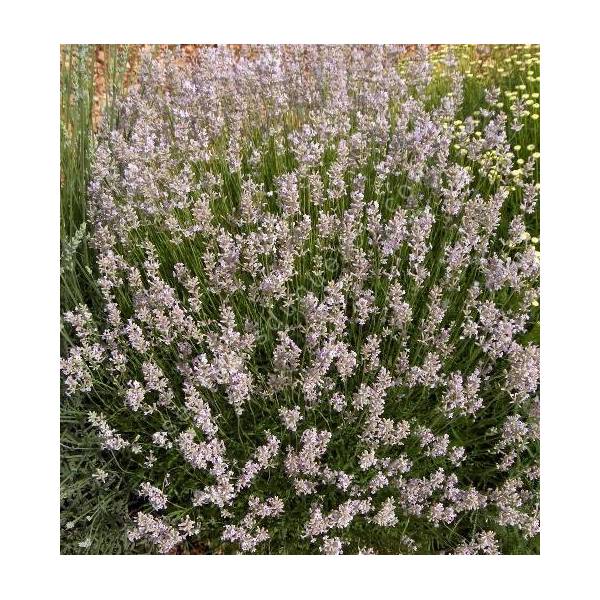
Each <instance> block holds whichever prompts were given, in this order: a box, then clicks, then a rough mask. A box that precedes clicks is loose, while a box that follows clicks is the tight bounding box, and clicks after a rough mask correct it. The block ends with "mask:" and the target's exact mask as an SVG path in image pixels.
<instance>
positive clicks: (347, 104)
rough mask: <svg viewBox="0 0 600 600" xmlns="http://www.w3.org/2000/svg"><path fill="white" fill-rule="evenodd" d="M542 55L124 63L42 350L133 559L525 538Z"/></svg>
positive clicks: (448, 52)
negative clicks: (84, 236) (50, 346)
mask: <svg viewBox="0 0 600 600" xmlns="http://www.w3.org/2000/svg"><path fill="white" fill-rule="evenodd" d="M538 65H539V59H538V50H537V48H535V47H518V48H516V47H504V48H502V47H493V48H489V47H481V48H473V47H470V48H469V47H468V48H443V49H440V50H437V51H435V52H433V53H430V52H429V51H428V50H427V48H424V47H422V48H417V49H414V50H412V49H411V50H410V51H406V50H405V49H404V48H402V47H372V46H279V47H243V48H242V49H241V51H240V53H239V55H238V54H235V53H234V52H233V51H232V50H229V49H227V48H203V49H201V50H199V51H198V54H197V56H196V57H195V58H194V60H191V61H190V60H187V61H184V60H182V58H181V57H180V56H178V55H177V54H167V55H163V56H161V57H158V58H152V57H151V56H150V55H148V56H146V57H145V58H144V60H143V61H142V64H141V68H140V74H139V82H138V84H137V85H135V86H134V87H133V88H131V89H130V90H129V92H128V93H127V94H126V95H124V96H123V97H122V98H121V99H120V100H119V102H118V108H117V119H116V123H110V122H109V121H108V120H107V121H106V122H105V123H104V126H103V129H102V131H101V132H100V134H99V137H98V145H97V148H96V151H95V159H94V164H93V170H92V176H91V182H90V185H89V206H88V215H89V222H88V229H89V231H90V247H91V249H93V252H94V257H95V258H94V261H93V267H92V271H91V273H92V277H91V278H90V281H89V291H88V297H89V301H88V302H87V305H86V304H81V303H78V304H76V305H75V306H72V307H70V308H69V309H68V310H66V311H65V313H64V317H63V318H64V328H65V336H67V340H68V343H67V344H66V346H65V351H64V355H63V358H62V360H61V370H62V373H63V383H64V394H65V398H66V399H65V402H75V401H76V402H77V404H76V406H77V407H78V411H79V412H78V413H77V414H79V415H81V414H83V413H85V414H86V416H85V419H86V423H87V425H86V428H87V429H84V430H83V433H82V434H81V435H82V436H83V437H82V439H84V438H85V439H86V440H87V439H89V437H87V436H88V431H92V432H93V433H94V439H96V440H97V441H96V444H97V446H98V448H99V451H98V459H99V460H96V461H91V462H90V463H89V465H88V467H89V469H90V470H89V473H87V474H86V475H85V477H88V478H90V482H91V484H90V485H91V487H90V490H91V491H90V493H91V494H96V495H98V497H99V498H102V497H108V496H110V494H111V493H116V491H117V490H118V491H119V493H124V494H125V495H126V497H127V505H126V507H125V508H124V509H123V512H122V514H120V515H119V517H118V518H121V519H123V528H122V531H123V535H127V539H128V541H129V543H130V545H129V546H128V547H127V548H128V551H145V552H154V551H157V552H162V553H165V552H176V551H179V552H182V551H190V550H191V549H193V548H194V547H198V546H199V545H201V546H202V547H203V548H204V549H205V551H207V552H226V553H235V552H257V553H324V554H342V553H344V554H348V553H402V554H404V553H446V554H496V553H501V552H512V553H515V552H536V551H537V550H536V548H537V534H538V531H539V504H538V474H539V469H538V464H539V458H538V456H539V452H538V438H539V425H538V422H539V418H538V415H539V396H538V380H539V366H538V363H539V348H538V346H537V345H536V342H537V327H538V325H537V323H538V319H539V311H538V287H539V258H538V257H539V252H538V250H537V243H538V242H537V238H536V235H538V230H539V210H538V193H539V185H538V183H537V181H538V164H537V159H538V158H539V154H538V153H537V149H538V145H539V144H538V123H539V122H538V120H537V118H538V117H537V115H538V108H539V104H538V102H539V93H538V91H537V90H538V87H539V84H538V82H539V77H538V76H537V73H538V72H539V67H538ZM78 419H79V423H80V424H81V417H78ZM76 420H77V419H76ZM94 469H95V471H94ZM92 472H93V475H92ZM86 485H87V484H86ZM71 527H72V522H71ZM91 535H92V537H93V531H92V532H91ZM91 543H92V541H91V540H90V539H86V541H85V542H82V543H81V544H79V545H80V546H81V547H82V548H87V547H89V546H90V544H91ZM97 551H102V548H97Z"/></svg>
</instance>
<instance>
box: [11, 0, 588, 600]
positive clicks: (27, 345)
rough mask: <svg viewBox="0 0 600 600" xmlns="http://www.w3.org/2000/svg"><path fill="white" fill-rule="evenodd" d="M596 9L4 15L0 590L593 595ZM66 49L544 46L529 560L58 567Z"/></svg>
mask: <svg viewBox="0 0 600 600" xmlns="http://www.w3.org/2000/svg"><path fill="white" fill-rule="evenodd" d="M590 5H591V3H590V4H588V3H584V2H579V1H572V2H569V3H568V4H564V5H563V4H562V3H550V2H527V3H526V2H524V1H522V0H520V1H512V0H509V1H506V0H505V1H503V2H498V3H494V4H484V3H483V2H481V1H479V2H475V1H471V2H466V1H465V2H458V1H456V0H453V1H446V2H437V3H433V2H423V1H422V0H420V1H416V2H409V3H406V2H404V3H400V2H394V3H392V2H377V1H373V0H371V1H369V2H326V0H320V1H318V2H316V1H305V2H302V3H297V4H296V3H287V4H286V3H285V2H284V1H283V0H280V1H279V2H237V3H233V2H224V1H222V0H217V1H215V0H213V1H211V2H206V3H200V2H179V1H173V0H168V1H167V0H163V1H162V2H154V1H150V0H146V1H145V2H127V3H126V2H124V1H123V0H121V1H119V2H115V1H113V0H103V1H102V2H98V3H94V4H93V5H92V6H91V7H89V6H88V5H85V6H83V3H82V1H81V0H79V1H77V2H74V1H73V2H46V3H41V2H39V3H34V2H30V3H20V4H19V5H17V4H14V5H12V6H11V7H10V8H7V6H5V7H4V10H3V13H4V16H3V25H4V27H3V29H6V31H5V32H3V35H2V43H3V48H2V53H1V59H2V64H3V69H2V75H3V78H2V82H3V84H2V94H1V95H0V96H1V97H2V100H1V102H2V111H1V112H0V114H1V115H2V117H3V121H4V127H3V130H2V144H1V146H0V147H1V148H2V150H1V151H2V155H3V156H2V163H1V164H2V166H3V169H2V172H3V184H4V185H3V186H2V193H1V196H2V208H3V214H2V225H3V234H2V236H0V237H1V239H2V255H1V256H2V275H3V277H2V288H1V289H2V293H1V297H2V313H1V314H2V317H3V318H2V324H3V326H4V327H3V334H4V335H3V338H2V342H3V343H2V345H1V348H2V356H3V359H4V360H3V361H2V363H1V364H2V366H3V369H2V372H3V381H4V385H3V387H2V394H1V398H2V406H3V417H4V422H3V426H4V427H3V429H4V431H3V435H2V436H1V439H2V457H3V466H4V470H3V473H2V475H3V477H2V480H3V486H2V487H3V492H4V493H3V510H2V519H3V521H4V525H5V527H3V544H2V546H3V550H5V551H6V552H7V554H9V562H5V561H3V562H2V566H3V571H4V574H5V576H6V575H8V579H7V580H4V581H3V583H4V586H3V587H4V588H6V587H7V586H12V587H13V588H14V590H15V591H16V592H17V593H16V594H14V593H13V594H12V595H11V594H10V593H9V594H8V596H6V597H19V598H21V597H23V598H24V597H41V598H47V597H53V596H55V595H56V596H58V595H60V597H62V598H76V597H77V598H81V597H85V598H91V599H93V598H101V597H102V598H105V597H107V596H112V597H117V598H121V597H126V596H129V595H132V594H134V593H135V594H136V595H141V594H143V593H146V594H148V593H150V594H151V595H152V597H159V596H161V595H162V596H164V597H177V595H178V594H179V593H180V592H184V593H186V595H189V594H190V593H193V594H194V595H198V596H212V597H214V596H216V597H218V598H223V597H224V598H230V597H231V598H234V597H238V596H239V597H248V596H249V597H271V596H272V597H275V596H277V597H291V598H295V597H300V596H301V595H302V596H306V595H307V594H311V595H312V596H313V597H319V598H320V597H327V596H329V597H336V598H337V597H344V596H350V597H359V596H361V597H369V598H372V597H375V598H376V597H378V596H381V597H383V596H384V595H385V596H386V597H387V596H388V595H394V596H399V597H401V596H407V595H414V596H413V597H419V598H433V597H444V598H446V597H450V598H452V597H457V598H458V597H461V598H462V597H471V596H476V595H477V596H484V597H486V598H490V599H491V598H500V597H506V595H507V594H512V595H515V596H516V597H518V598H521V597H526V596H534V595H535V596H540V597H544V596H545V595H546V594H550V593H554V592H555V593H556V595H562V594H568V595H569V597H575V598H578V597H588V596H590V592H591V590H592V589H593V588H592V582H593V579H592V578H593V575H594V572H593V569H592V564H593V563H592V560H593V559H594V557H595V554H596V553H597V551H596V545H597V540H598V525H597V517H596V513H597V504H598V494H597V491H598V483H597V473H598V467H597V463H596V457H597V454H598V450H597V444H596V443H594V442H595V438H596V437H597V429H598V425H597V423H598V422H599V421H598V402H599V394H598V384H597V382H596V378H595V373H596V372H597V371H598V366H597V363H598V360H599V358H598V352H597V349H596V347H597V340H598V318H597V313H598V309H597V308H596V306H597V305H598V297H597V293H596V290H597V287H598V286H597V285H596V277H597V273H598V264H597V257H598V250H597V248H598V239H599V237H600V236H598V223H599V219H598V202H599V200H598V192H597V186H598V183H597V173H598V167H597V166H596V162H597V158H596V157H597V155H598V151H597V143H598V140H599V139H600V138H599V136H598V131H597V121H598V117H597V116H596V113H597V104H598V97H599V96H598V85H597V83H596V78H597V75H596V73H597V71H598V69H597V65H596V64H594V62H593V60H594V59H595V56H596V55H597V54H598V52H597V49H596V47H595V46H594V41H595V34H594V32H593V29H592V27H593V24H594V23H596V22H597V19H593V18H592V15H591V12H590V11H589V10H588V9H587V8H586V6H590ZM17 6H18V8H17ZM72 42H103V43H108V42H118V43H123V42H126V43H148V42H152V43H167V42H168V43H192V42H196V43H199V42H222V43H225V42H227V43H251V42H274V43H281V42H305V43H309V42H344V43H348V42H353V43H357V42H371V43H382V42H383V43H386V42H402V43H415V42H427V43H466V42H471V43H500V42H504V43H507V42H510V43H517V42H532V43H541V45H542V104H543V106H542V111H543V114H542V119H541V123H542V314H543V317H542V322H543V324H542V555H541V556H540V557H498V558H495V557H489V558H486V557H481V558H475V557H471V558H469V557H338V558H335V559H334V558H327V557H177V558H175V557H61V556H59V554H58V552H59V543H58V524H57V521H58V519H57V506H58V483H57V482H58V444H57V439H58V436H57V429H58V424H57V420H58V418H57V413H58V410H57V409H58V407H57V402H58V368H57V359H58V357H57V352H58V350H57V348H58V312H59V305H58V245H59V240H58V215H59V211H58V190H59V181H58V163H59V157H58V102H59V97H58V96H59V88H58V52H59V51H58V44H59V43H72ZM6 128H8V131H6ZM7 182H8V186H7V185H6V183H7ZM4 504H6V506H4ZM359 562H360V564H359ZM159 563H160V564H159ZM34 594H35V596H34ZM553 595H554V594H553Z"/></svg>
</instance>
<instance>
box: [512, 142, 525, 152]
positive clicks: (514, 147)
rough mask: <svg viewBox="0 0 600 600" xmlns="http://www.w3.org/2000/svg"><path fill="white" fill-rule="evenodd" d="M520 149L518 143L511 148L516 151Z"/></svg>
mask: <svg viewBox="0 0 600 600" xmlns="http://www.w3.org/2000/svg"><path fill="white" fill-rule="evenodd" d="M520 149H521V146H519V145H518V144H517V145H516V146H513V150H516V151H517V152H518V151H519V150H520ZM527 149H528V150H529V147H527Z"/></svg>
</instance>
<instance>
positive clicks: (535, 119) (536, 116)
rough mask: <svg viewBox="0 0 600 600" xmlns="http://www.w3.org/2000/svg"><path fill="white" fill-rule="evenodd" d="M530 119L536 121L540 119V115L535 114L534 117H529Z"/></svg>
mask: <svg viewBox="0 0 600 600" xmlns="http://www.w3.org/2000/svg"><path fill="white" fill-rule="evenodd" d="M531 118H532V119H533V120H534V121H537V120H538V119H539V118H540V115H537V114H536V115H531Z"/></svg>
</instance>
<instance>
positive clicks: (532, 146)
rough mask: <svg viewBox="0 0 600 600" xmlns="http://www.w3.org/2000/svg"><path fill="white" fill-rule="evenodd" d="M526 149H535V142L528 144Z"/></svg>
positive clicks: (530, 150) (531, 150)
mask: <svg viewBox="0 0 600 600" xmlns="http://www.w3.org/2000/svg"><path fill="white" fill-rule="evenodd" d="M527 150H529V152H533V151H534V150H535V144H529V146H527Z"/></svg>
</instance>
